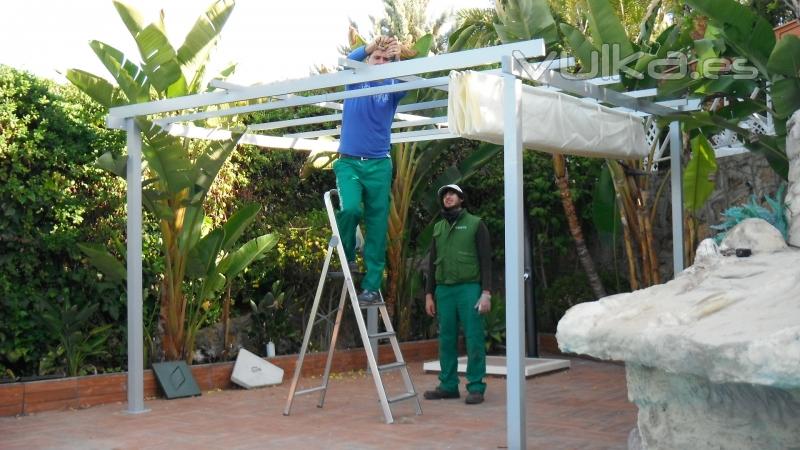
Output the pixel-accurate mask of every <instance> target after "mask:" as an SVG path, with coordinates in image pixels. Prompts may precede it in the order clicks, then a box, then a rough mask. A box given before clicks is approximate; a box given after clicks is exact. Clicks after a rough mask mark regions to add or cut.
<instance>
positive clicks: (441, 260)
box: [433, 210, 481, 284]
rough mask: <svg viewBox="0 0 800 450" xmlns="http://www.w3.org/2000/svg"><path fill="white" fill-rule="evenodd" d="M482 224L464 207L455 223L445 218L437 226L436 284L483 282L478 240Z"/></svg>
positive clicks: (435, 237)
mask: <svg viewBox="0 0 800 450" xmlns="http://www.w3.org/2000/svg"><path fill="white" fill-rule="evenodd" d="M480 223H481V219H480V218H479V217H476V216H473V215H472V214H470V213H468V212H467V211H466V210H464V212H463V213H462V214H461V215H460V216H459V217H458V219H456V221H455V222H453V223H452V224H450V223H448V222H447V220H446V219H442V220H440V221H439V222H437V223H436V225H434V227H433V240H434V242H435V243H436V260H435V261H434V262H433V263H434V264H435V266H436V284H457V283H469V282H475V281H480V279H481V268H480V264H479V262H478V245H477V244H476V243H475V235H476V234H477V233H478V225H479V224H480Z"/></svg>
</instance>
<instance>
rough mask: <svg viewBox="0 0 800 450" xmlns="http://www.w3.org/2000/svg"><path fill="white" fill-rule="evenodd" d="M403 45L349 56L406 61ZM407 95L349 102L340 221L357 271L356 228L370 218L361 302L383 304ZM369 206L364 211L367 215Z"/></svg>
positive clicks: (386, 41)
mask: <svg viewBox="0 0 800 450" xmlns="http://www.w3.org/2000/svg"><path fill="white" fill-rule="evenodd" d="M400 50H401V48H400V43H399V42H397V40H396V39H395V38H393V37H387V36H378V37H377V38H375V40H373V41H372V42H371V43H370V44H369V45H367V46H361V47H359V48H357V49H355V50H353V51H352V52H351V53H350V54H349V55H348V56H347V57H348V58H349V59H353V60H356V61H363V60H364V59H366V61H367V64H371V65H378V64H385V63H387V62H391V61H394V60H395V59H397V58H398V57H399V56H400ZM396 82H398V81H397V80H380V81H372V82H369V83H359V84H353V85H349V86H347V89H348V90H351V89H364V88H369V87H373V86H382V85H387V84H394V83H396ZM404 95H405V92H396V93H388V94H375V95H370V96H366V97H355V98H350V99H346V100H345V101H344V111H343V116H342V133H341V137H340V140H339V159H338V160H336V162H334V164H333V171H334V173H335V174H336V185H337V188H338V190H339V199H340V202H341V209H340V211H339V213H338V214H337V217H336V221H337V223H338V225H339V232H340V233H341V239H342V245H343V246H344V250H345V253H346V254H347V261H348V266H349V268H350V272H357V270H356V269H357V266H356V252H355V245H356V237H355V233H356V227H357V226H358V222H359V221H360V220H361V217H362V215H363V216H364V224H365V226H366V232H365V238H364V265H365V266H366V274H365V275H364V278H363V279H362V281H361V288H362V292H361V293H360V294H359V295H358V301H359V302H360V303H376V302H380V301H381V297H380V294H379V292H378V291H379V290H380V288H381V282H382V280H383V269H384V267H385V266H386V231H387V228H388V219H389V197H390V193H391V187H392V159H391V157H390V155H389V148H390V137H391V126H392V120H393V118H394V115H395V112H396V111H397V105H398V104H399V103H400V99H401V98H403V96H404ZM362 203H363V205H364V206H363V210H362V206H361V205H362Z"/></svg>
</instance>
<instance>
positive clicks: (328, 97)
mask: <svg viewBox="0 0 800 450" xmlns="http://www.w3.org/2000/svg"><path fill="white" fill-rule="evenodd" d="M447 82H448V78H447V77H437V78H430V79H426V78H423V79H420V80H417V81H411V82H408V83H399V84H392V85H388V86H375V87H370V88H364V89H353V90H350V91H340V92H331V93H328V94H318V95H310V96H308V97H305V96H301V95H298V96H292V97H288V98H285V99H283V100H275V101H268V102H264V103H257V104H255V105H246V106H234V107H232V108H225V109H216V110H211V111H203V112H196V113H190V114H181V115H177V116H169V117H166V118H164V119H160V120H156V121H155V123H157V124H158V125H161V126H164V125H168V124H171V123H177V122H189V121H195V120H202V119H209V118H212V117H224V116H232V115H236V114H245V113H252V112H256V111H269V110H273V109H278V108H286V107H289V106H303V105H313V104H315V103H319V102H330V101H335V100H344V99H348V98H355V97H364V96H367V95H374V94H382V93H389V92H401V91H408V90H413V89H421V88H428V87H433V86H438V85H442V84H447Z"/></svg>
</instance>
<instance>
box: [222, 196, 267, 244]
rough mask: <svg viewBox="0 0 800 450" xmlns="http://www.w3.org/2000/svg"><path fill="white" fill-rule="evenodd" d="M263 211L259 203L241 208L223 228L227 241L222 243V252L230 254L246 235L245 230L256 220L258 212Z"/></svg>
mask: <svg viewBox="0 0 800 450" xmlns="http://www.w3.org/2000/svg"><path fill="white" fill-rule="evenodd" d="M260 210H261V205H259V204H258V203H250V204H249V205H246V206H244V207H242V208H239V210H237V211H236V212H235V213H233V215H232V216H231V217H230V218H229V219H228V221H227V222H225V225H224V226H223V228H224V229H225V240H224V241H223V242H222V251H223V252H226V253H227V252H228V251H229V250H230V249H231V247H233V244H234V243H236V240H237V239H239V237H240V236H241V235H242V233H244V230H245V229H246V228H247V227H248V226H249V225H250V224H251V223H253V221H254V220H255V218H256V216H257V215H258V212H259V211H260Z"/></svg>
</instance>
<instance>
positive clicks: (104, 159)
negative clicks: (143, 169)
mask: <svg viewBox="0 0 800 450" xmlns="http://www.w3.org/2000/svg"><path fill="white" fill-rule="evenodd" d="M95 165H96V166H97V167H99V168H101V169H103V170H105V171H107V172H110V173H113V174H114V175H116V176H118V177H122V178H127V176H128V156H127V155H122V156H119V157H115V156H114V154H113V153H111V152H105V153H103V154H102V155H100V157H99V158H97V161H96V162H95Z"/></svg>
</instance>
